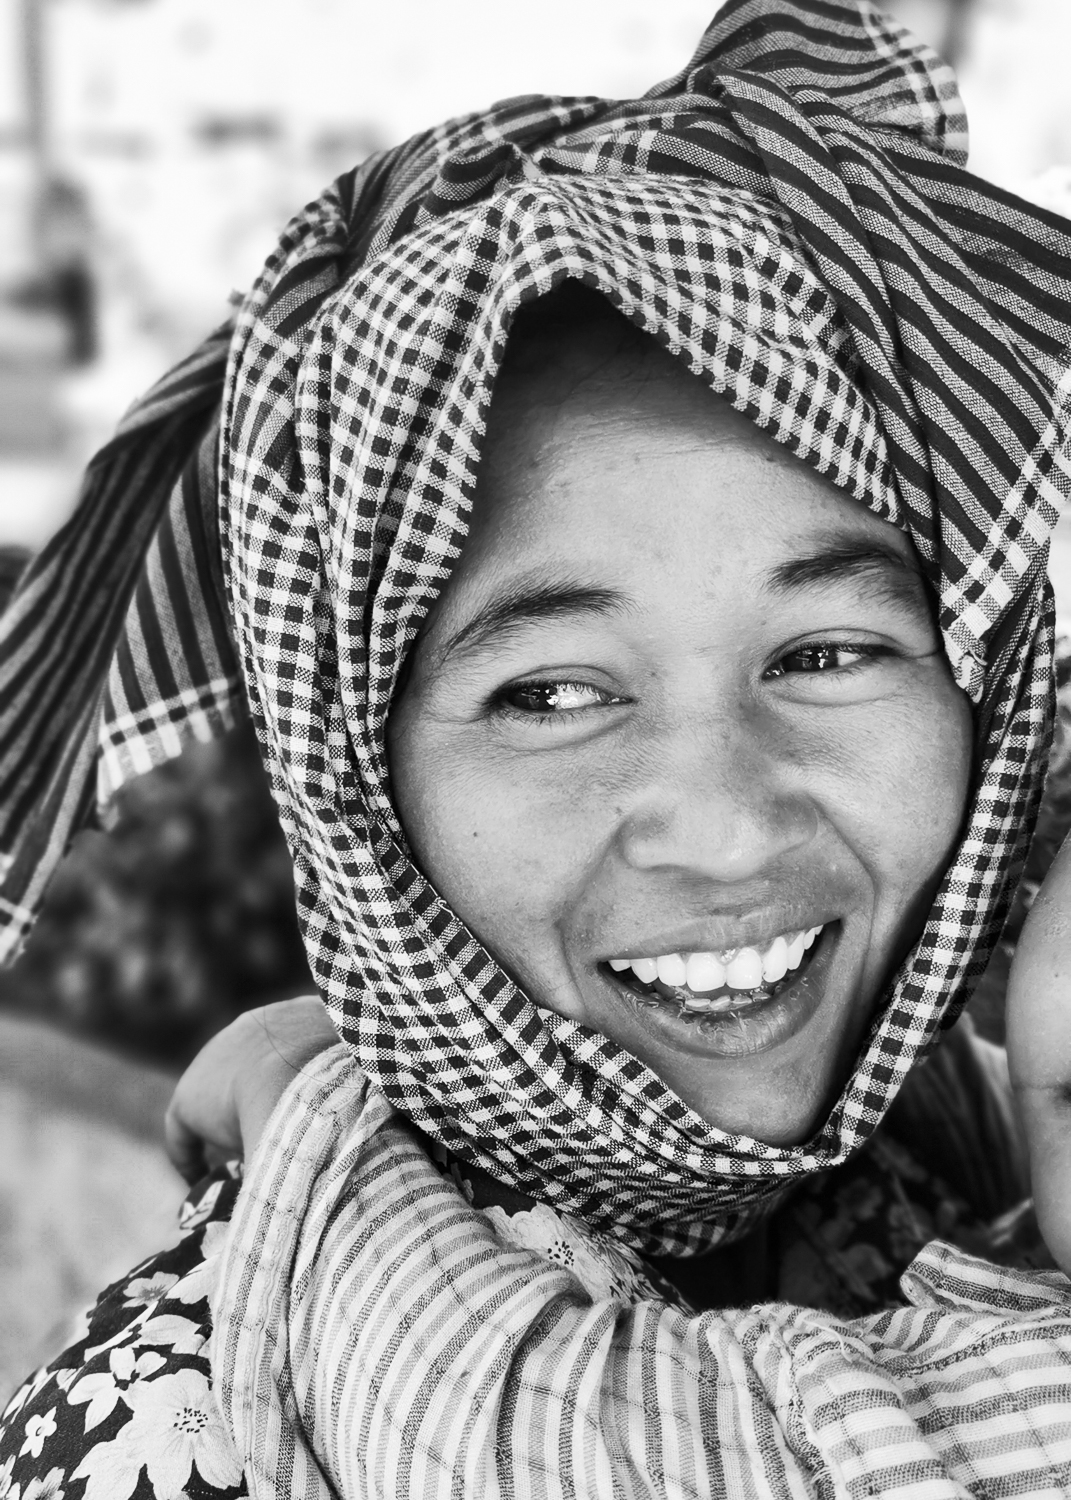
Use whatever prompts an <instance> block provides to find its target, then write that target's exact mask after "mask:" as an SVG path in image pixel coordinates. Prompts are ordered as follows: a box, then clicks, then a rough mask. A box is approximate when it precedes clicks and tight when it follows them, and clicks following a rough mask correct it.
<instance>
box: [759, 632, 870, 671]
mask: <svg viewBox="0 0 1071 1500" xmlns="http://www.w3.org/2000/svg"><path fill="white" fill-rule="evenodd" d="M877 654H878V652H877V651H876V650H875V648H874V647H872V646H858V645H856V646H846V645H842V644H838V643H837V642H830V641H821V642H816V643H815V644H814V645H810V646H797V647H796V648H795V650H793V651H787V652H786V653H785V655H784V656H782V657H781V659H780V660H779V661H778V662H776V663H775V664H774V665H773V666H772V667H771V668H770V670H769V672H768V674H767V675H768V676H770V677H784V676H786V675H787V674H788V673H789V672H844V671H847V670H848V669H849V668H851V667H857V666H859V665H860V664H861V663H862V662H864V661H869V660H871V659H872V658H873V657H874V656H876V655H877Z"/></svg>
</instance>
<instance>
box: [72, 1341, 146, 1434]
mask: <svg viewBox="0 0 1071 1500" xmlns="http://www.w3.org/2000/svg"><path fill="white" fill-rule="evenodd" d="M163 1366H164V1360H163V1357H162V1356H161V1355H159V1354H157V1353H156V1352H155V1351H154V1350H152V1349H147V1350H146V1351H145V1353H144V1354H139V1355H138V1356H137V1358H135V1357H134V1351H133V1349H131V1348H129V1347H127V1348H125V1349H113V1350H112V1352H111V1354H110V1355H109V1356H108V1368H107V1370H104V1371H101V1372H100V1373H99V1374H95V1375H83V1376H82V1378H81V1380H80V1381H79V1382H78V1384H77V1385H76V1386H74V1387H73V1389H72V1390H71V1392H70V1393H69V1395H68V1397H67V1399H68V1401H70V1402H71V1403H72V1405H79V1404H81V1403H82V1402H83V1401H85V1402H88V1405H87V1407H86V1431H87V1432H88V1431H89V1430H90V1428H92V1427H96V1426H97V1424H98V1423H100V1422H103V1421H104V1419H105V1417H109V1416H111V1414H112V1412H113V1411H114V1410H115V1406H116V1403H117V1402H118V1401H119V1399H120V1398H121V1397H122V1398H124V1399H125V1398H126V1397H127V1394H128V1391H129V1388H130V1387H131V1386H132V1385H133V1384H134V1382H135V1381H138V1380H144V1379H145V1377H146V1376H147V1375H154V1374H155V1373H156V1372H157V1370H160V1369H162V1368H163Z"/></svg>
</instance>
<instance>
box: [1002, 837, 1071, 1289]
mask: <svg viewBox="0 0 1071 1500" xmlns="http://www.w3.org/2000/svg"><path fill="white" fill-rule="evenodd" d="M1069 912H1071V844H1065V845H1064V847H1063V848H1062V849H1061V850H1060V853H1059V854H1058V855H1057V857H1056V860H1055V861H1054V863H1053V866H1052V869H1051V870H1050V871H1049V873H1048V875H1047V877H1046V879H1045V884H1044V885H1043V886H1042V888H1041V890H1040V892H1039V893H1038V896H1037V898H1036V900H1035V902H1034V905H1033V907H1032V909H1031V911H1030V915H1029V916H1028V917H1027V919H1026V923H1025V925H1024V927H1023V931H1022V935H1021V937H1020V938H1019V943H1018V946H1017V947H1016V950H1015V958H1014V960H1013V962H1012V967H1011V974H1010V976H1009V980H1008V1007H1007V1028H1008V1029H1007V1043H1008V1065H1009V1069H1010V1072H1011V1081H1012V1088H1013V1089H1014V1091H1015V1100H1016V1104H1017V1106H1018V1109H1019V1116H1020V1119H1021V1120H1022V1122H1023V1126H1024V1128H1025V1131H1026V1140H1027V1148H1028V1150H1029V1153H1030V1178H1031V1188H1032V1190H1033V1194H1034V1205H1035V1208H1036V1209H1037V1216H1038V1227H1039V1228H1040V1229H1041V1233H1042V1235H1043V1236H1044V1239H1045V1243H1046V1245H1047V1246H1048V1247H1049V1250H1050V1251H1051V1252H1052V1256H1053V1259H1054V1260H1055V1261H1056V1263H1057V1265H1059V1266H1060V1267H1061V1269H1062V1270H1063V1271H1065V1272H1067V1273H1068V1274H1069V1275H1071V1198H1069V1196H1068V1192H1067V1185H1068V1183H1069V1182H1071V1025H1069V1015H1071V918H1069V916H1068V913H1069Z"/></svg>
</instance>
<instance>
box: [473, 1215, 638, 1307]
mask: <svg viewBox="0 0 1071 1500" xmlns="http://www.w3.org/2000/svg"><path fill="white" fill-rule="evenodd" d="M483 1213H484V1216H485V1217H486V1218H487V1219H489V1220H490V1222H491V1225H492V1226H493V1228H494V1230H495V1233H496V1234H497V1235H498V1238H499V1239H500V1240H501V1241H502V1242H503V1243H504V1244H507V1245H513V1246H515V1247H516V1248H517V1249H520V1250H534V1251H535V1253H536V1254H537V1255H541V1256H542V1257H543V1258H544V1259H545V1260H549V1261H551V1262H552V1263H554V1264H556V1265H559V1266H564V1267H565V1269H566V1270H568V1271H571V1272H572V1273H573V1275H574V1276H575V1277H576V1278H577V1280H578V1281H579V1282H580V1284H581V1285H582V1286H583V1288H584V1290H585V1291H586V1292H587V1294H588V1296H589V1297H592V1298H594V1299H596V1300H602V1299H609V1300H611V1301H614V1302H617V1303H619V1304H621V1305H627V1304H628V1303H630V1302H634V1301H637V1300H639V1299H640V1298H643V1297H652V1296H658V1295H660V1294H659V1292H658V1291H657V1290H656V1289H655V1288H654V1287H653V1286H652V1284H651V1282H650V1281H649V1280H648V1278H647V1276H646V1275H645V1273H644V1269H643V1263H642V1261H640V1259H639V1257H638V1256H633V1255H632V1253H631V1252H630V1251H629V1250H627V1249H626V1248H625V1247H624V1246H623V1245H621V1246H619V1245H615V1244H613V1243H612V1242H611V1241H610V1240H609V1239H608V1238H607V1237H606V1236H605V1235H601V1234H595V1233H594V1232H593V1231H592V1230H590V1229H586V1228H585V1227H584V1225H582V1224H580V1223H579V1222H578V1221H577V1220H576V1219H572V1218H569V1217H568V1216H567V1215H565V1214H559V1213H556V1212H555V1211H554V1209H552V1208H549V1207H548V1206H547V1205H546V1204H545V1203H537V1204H535V1205H534V1206H533V1207H532V1208H531V1209H523V1210H522V1211H521V1212H520V1213H515V1214H507V1213H506V1211H505V1210H504V1209H502V1208H500V1207H498V1205H497V1204H496V1205H492V1206H490V1207H488V1208H485V1209H484V1210H483Z"/></svg>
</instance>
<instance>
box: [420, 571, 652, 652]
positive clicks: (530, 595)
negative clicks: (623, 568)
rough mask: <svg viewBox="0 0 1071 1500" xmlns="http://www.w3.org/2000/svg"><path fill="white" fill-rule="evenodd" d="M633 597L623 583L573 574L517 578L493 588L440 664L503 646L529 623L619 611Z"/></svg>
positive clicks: (456, 634)
mask: <svg viewBox="0 0 1071 1500" xmlns="http://www.w3.org/2000/svg"><path fill="white" fill-rule="evenodd" d="M631 602H632V601H631V600H630V599H629V597H628V596H627V595H626V594H623V593H622V592H621V591H620V590H619V589H614V588H607V587H605V586H604V585H598V584H591V583H585V582H583V581H582V580H579V579H569V578H559V579H552V578H541V579H540V578H537V579H532V578H519V579H514V580H513V581H512V582H511V583H509V584H507V585H506V586H505V587H504V588H502V589H500V590H499V591H498V592H497V593H495V594H493V595H492V596H491V598H490V599H488V600H487V601H486V602H485V603H484V604H483V605H481V607H480V608H479V609H478V610H477V611H476V613H475V614H474V615H473V616H472V618H471V619H469V620H467V621H466V622H465V624H464V625H462V626H461V627H460V629H458V630H456V631H454V633H453V634H452V635H450V636H449V637H448V639H447V640H446V641H445V642H444V644H443V645H442V646H441V647H440V648H439V651H438V653H437V655H438V664H439V666H440V667H442V666H443V665H445V663H446V661H447V659H448V658H449V657H451V656H455V655H459V654H460V655H475V654H476V653H478V652H480V651H484V650H487V649H488V648H489V647H491V646H500V645H501V644H502V643H503V642H504V641H507V640H508V639H509V638H510V637H511V636H514V635H516V634H517V633H518V632H519V631H521V630H523V629H524V628H525V627H526V626H528V625H531V624H534V623H537V622H539V621H541V620H553V619H562V618H564V617H567V616H577V615H596V616H598V615H608V614H618V613H621V612H622V611H625V610H627V609H629V608H630V606H631Z"/></svg>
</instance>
